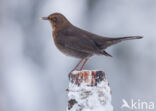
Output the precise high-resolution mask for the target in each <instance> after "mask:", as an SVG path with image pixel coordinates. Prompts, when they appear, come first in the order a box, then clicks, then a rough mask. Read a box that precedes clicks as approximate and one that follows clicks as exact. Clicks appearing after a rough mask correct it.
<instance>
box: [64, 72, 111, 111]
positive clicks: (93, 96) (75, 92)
mask: <svg viewBox="0 0 156 111" xmlns="http://www.w3.org/2000/svg"><path fill="white" fill-rule="evenodd" d="M69 81H70V82H69V88H68V89H67V91H68V98H69V100H68V107H67V109H66V111H113V106H112V104H111V90H110V87H109V84H108V82H107V80H106V77H105V73H104V72H103V71H90V70H83V71H73V72H71V73H70V76H69Z"/></svg>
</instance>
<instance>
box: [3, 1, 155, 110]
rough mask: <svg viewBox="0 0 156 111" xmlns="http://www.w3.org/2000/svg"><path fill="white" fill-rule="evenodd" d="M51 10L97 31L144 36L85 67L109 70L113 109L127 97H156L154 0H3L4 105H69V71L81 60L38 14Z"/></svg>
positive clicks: (17, 107)
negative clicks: (66, 51) (61, 45)
mask: <svg viewBox="0 0 156 111" xmlns="http://www.w3.org/2000/svg"><path fill="white" fill-rule="evenodd" d="M53 12H60V13H62V14H64V15H65V16H66V17H67V18H68V19H69V20H70V21H71V23H73V24H74V25H76V26H78V27H80V28H83V29H86V30H88V31H90V32H93V33H96V34H99V35H104V36H110V37H119V36H129V35H142V36H144V38H143V39H142V40H134V41H127V42H122V43H120V44H118V45H115V46H112V47H110V48H108V49H107V51H108V52H109V53H110V54H111V55H113V58H110V57H104V56H100V57H99V56H98V57H97V56H95V57H92V58H91V59H90V60H89V62H88V64H87V65H86V67H85V69H93V70H94V69H96V70H103V71H105V73H106V77H107V79H108V81H109V83H110V87H111V89H112V104H113V106H114V110H115V111H119V110H121V108H120V107H121V104H122V99H123V98H124V99H126V100H127V101H128V102H129V101H130V100H131V99H135V100H137V99H140V100H141V101H146V102H150V101H152V102H154V103H156V48H155V47H156V0H0V111H63V110H65V108H66V106H67V93H66V91H65V89H66V88H67V87H68V76H67V74H68V72H70V71H71V69H72V68H73V67H74V66H75V65H76V64H77V62H78V61H79V60H78V59H75V58H70V57H67V56H64V55H63V54H62V53H61V52H59V51H58V50H57V49H56V47H55V46H54V42H53V39H52V37H51V35H52V34H51V26H50V24H49V22H47V21H41V20H40V19H39V18H40V17H42V16H47V15H49V14H51V13H53Z"/></svg>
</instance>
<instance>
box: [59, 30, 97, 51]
mask: <svg viewBox="0 0 156 111" xmlns="http://www.w3.org/2000/svg"><path fill="white" fill-rule="evenodd" d="M56 39H57V42H58V43H59V44H61V45H62V46H64V47H66V48H68V49H72V50H76V51H80V52H85V53H96V52H98V51H99V49H98V47H97V46H96V43H95V41H94V40H92V39H91V38H89V37H88V36H87V35H85V34H84V33H78V32H77V31H73V30H72V31H71V30H66V31H63V32H60V33H59V34H58V36H57V37H56Z"/></svg>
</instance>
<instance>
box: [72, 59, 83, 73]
mask: <svg viewBox="0 0 156 111" xmlns="http://www.w3.org/2000/svg"><path fill="white" fill-rule="evenodd" d="M83 60H84V59H81V60H80V62H79V63H78V64H77V65H76V66H75V68H74V69H73V70H72V71H74V70H77V68H78V67H79V65H80V64H81V62H82V61H83Z"/></svg>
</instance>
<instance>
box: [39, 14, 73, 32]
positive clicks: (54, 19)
mask: <svg viewBox="0 0 156 111" xmlns="http://www.w3.org/2000/svg"><path fill="white" fill-rule="evenodd" d="M40 19H41V20H49V21H50V23H51V25H52V28H53V30H55V29H61V28H64V27H65V26H67V25H69V24H70V22H69V21H68V20H67V19H66V17H65V16H64V15H62V14H60V13H53V14H50V15H49V16H48V17H41V18H40Z"/></svg>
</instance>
